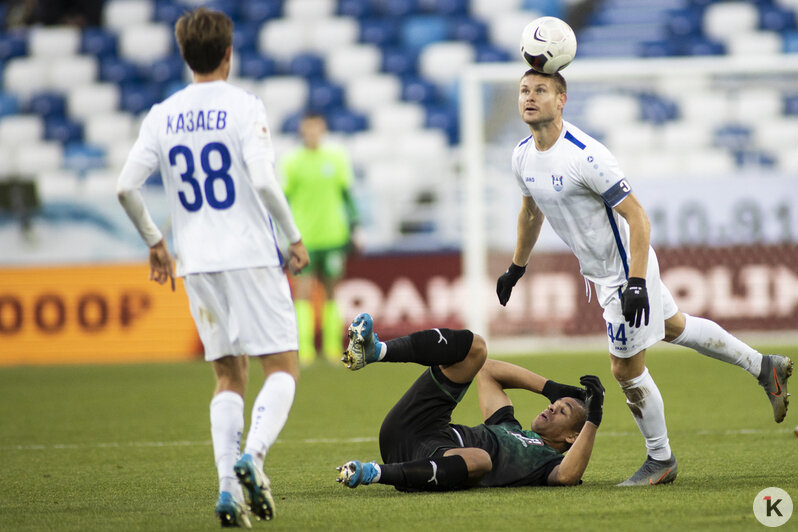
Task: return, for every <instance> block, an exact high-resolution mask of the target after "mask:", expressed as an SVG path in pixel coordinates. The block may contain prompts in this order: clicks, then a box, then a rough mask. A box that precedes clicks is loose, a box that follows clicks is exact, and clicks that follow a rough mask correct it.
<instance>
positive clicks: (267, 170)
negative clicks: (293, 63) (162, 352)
mask: <svg viewBox="0 0 798 532" xmlns="http://www.w3.org/2000/svg"><path fill="white" fill-rule="evenodd" d="M175 36H176V38H177V41H178V44H179V46H180V52H181V54H182V56H183V59H184V60H185V61H186V63H187V64H188V66H189V68H191V70H192V72H193V78H194V83H192V84H191V85H189V86H188V87H186V88H185V89H183V90H181V91H179V92H177V93H175V94H174V95H172V96H171V97H169V98H168V99H167V100H165V101H164V102H162V103H160V104H157V105H155V106H153V108H152V109H151V110H150V112H149V113H148V114H147V117H146V118H145V119H144V122H143V123H142V126H141V132H140V134H139V138H138V140H137V141H136V143H135V145H134V146H133V148H132V150H131V151H130V154H129V155H128V159H127V161H126V163H125V166H124V168H123V169H122V173H121V175H120V177H119V184H118V189H117V192H118V195H119V200H120V201H121V203H122V205H123V207H124V208H125V211H126V212H127V214H128V216H129V217H130V219H131V220H132V221H133V223H134V224H135V226H136V228H137V229H138V231H139V233H140V234H141V236H142V238H143V239H144V240H145V242H146V243H147V245H149V246H150V267H151V274H150V278H151V279H153V280H155V281H156V282H158V283H160V284H163V283H165V282H167V281H171V286H172V290H174V287H175V284H174V274H173V270H172V258H171V256H170V253H169V250H168V248H167V246H166V243H165V242H164V239H163V235H162V234H161V232H160V231H159V230H158V227H157V226H156V225H155V224H154V222H153V220H152V218H151V217H150V215H149V213H148V211H147V208H146V206H145V205H144V202H143V199H142V196H141V193H140V192H139V188H140V187H141V186H142V185H143V184H144V182H145V181H146V179H147V177H148V176H149V175H150V174H151V173H152V172H153V171H154V170H155V169H156V168H160V172H161V176H162V178H163V182H164V188H165V190H166V194H167V196H168V198H169V202H170V212H171V217H172V227H173V236H174V247H175V253H176V256H177V275H178V276H184V277H185V286H186V292H187V293H188V298H189V306H190V308H191V313H192V316H193V318H194V322H195V323H196V325H197V329H198V331H199V335H200V338H201V339H202V343H203V346H204V348H205V359H206V360H208V361H211V363H212V364H213V368H214V371H215V374H216V389H215V393H214V397H213V399H212V401H211V404H210V419H211V435H212V441H213V450H214V456H215V459H216V467H217V472H218V476H219V498H218V501H217V504H216V514H217V516H218V518H219V519H220V520H221V524H222V526H243V527H249V526H250V521H249V517H248V515H247V511H246V509H245V507H244V503H245V502H246V503H248V504H249V506H250V508H251V510H252V512H253V513H255V515H257V516H258V517H259V518H261V519H271V518H272V517H274V514H275V508H274V502H273V499H272V496H271V488H270V483H269V479H268V478H267V477H266V475H265V474H264V472H263V461H264V458H265V456H266V453H267V452H268V450H269V448H270V446H271V445H272V444H273V443H274V441H275V440H276V439H277V435H278V434H279V433H280V431H281V430H282V427H283V425H284V424H285V422H286V419H287V417H288V412H289V410H290V409H291V405H292V404H293V400H294V393H295V390H296V380H297V377H298V375H299V369H298V368H299V365H298V361H297V328H296V317H295V312H294V306H293V302H292V301H291V293H290V289H289V285H288V280H287V278H286V275H285V272H284V271H283V262H284V261H286V262H287V266H288V268H289V269H290V270H291V271H292V272H293V273H298V272H299V271H301V270H302V269H303V268H304V267H305V266H307V264H308V253H307V250H306V249H305V246H304V244H303V243H302V239H301V235H300V233H299V230H298V229H297V227H296V224H295V223H294V219H293V216H292V214H291V211H290V209H289V207H288V203H287V201H286V199H285V196H284V195H283V192H282V190H281V188H280V185H279V183H278V181H277V178H276V174H275V171H274V153H273V149H272V144H271V137H270V133H269V128H268V125H267V121H266V110H265V108H264V106H263V103H262V102H261V101H260V100H258V99H257V98H256V97H255V96H253V95H251V94H249V93H247V92H245V91H243V90H241V89H239V88H236V87H234V86H232V85H230V84H228V83H227V81H226V80H227V77H228V74H229V72H230V61H231V57H232V43H233V23H232V21H231V20H230V18H228V17H227V16H226V15H224V14H223V13H220V12H216V11H211V10H207V9H204V8H199V9H196V10H195V11H192V12H189V13H186V14H184V15H183V16H182V17H180V19H179V20H178V21H177V23H176V24H175ZM272 220H274V221H275V222H276V223H277V225H279V226H280V228H281V229H282V230H283V232H284V233H285V235H286V236H287V237H288V239H289V242H290V243H291V244H290V246H289V248H288V256H287V257H283V256H282V255H281V253H280V251H279V247H278V243H277V239H276V237H275V228H274V225H273V223H272ZM247 355H249V356H254V357H256V358H257V360H258V361H259V362H260V364H261V366H262V367H263V372H264V376H265V382H264V384H263V387H262V388H261V390H260V392H259V394H258V396H257V398H256V399H255V404H254V405H253V408H252V421H251V425H250V429H249V433H248V435H247V440H246V444H245V447H244V454H243V455H242V456H241V457H240V459H239V454H240V449H239V441H240V439H241V435H242V433H243V430H244V393H245V391H246V384H247V382H248V370H249V366H248V364H249V357H248V356H247Z"/></svg>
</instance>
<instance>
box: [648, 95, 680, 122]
mask: <svg viewBox="0 0 798 532" xmlns="http://www.w3.org/2000/svg"><path fill="white" fill-rule="evenodd" d="M640 109H641V120H643V121H644V122H653V123H654V124H663V123H665V122H669V121H671V120H675V119H677V118H678V117H679V108H678V106H677V105H676V103H675V102H672V101H670V100H667V99H665V98H663V97H661V96H659V95H656V94H648V93H644V94H641V95H640Z"/></svg>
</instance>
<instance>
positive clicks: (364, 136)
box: [349, 131, 396, 167]
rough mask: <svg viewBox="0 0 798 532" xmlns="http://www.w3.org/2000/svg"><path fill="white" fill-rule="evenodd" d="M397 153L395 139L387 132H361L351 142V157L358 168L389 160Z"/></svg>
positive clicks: (353, 136)
mask: <svg viewBox="0 0 798 532" xmlns="http://www.w3.org/2000/svg"><path fill="white" fill-rule="evenodd" d="M395 152H396V148H395V139H394V137H393V135H391V134H390V133H387V132H378V131H361V132H359V133H355V134H354V135H352V138H351V139H350V141H349V155H350V157H351V158H352V164H353V165H355V166H356V167H366V166H368V165H370V164H371V163H374V162H377V161H384V160H387V159H389V158H390V157H391V156H392V155H393V154H394V153H395Z"/></svg>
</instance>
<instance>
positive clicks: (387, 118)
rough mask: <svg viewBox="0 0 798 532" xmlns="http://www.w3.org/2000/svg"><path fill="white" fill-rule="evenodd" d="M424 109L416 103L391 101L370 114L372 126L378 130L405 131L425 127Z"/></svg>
mask: <svg viewBox="0 0 798 532" xmlns="http://www.w3.org/2000/svg"><path fill="white" fill-rule="evenodd" d="M425 117H426V113H425V112H424V109H423V108H422V107H421V106H420V105H418V104H415V103H406V102H399V103H391V104H387V105H381V106H379V107H376V108H375V109H373V110H372V111H371V113H370V116H369V123H370V125H371V128H372V129H374V130H376V131H385V132H395V133H403V132H406V131H413V130H418V129H420V128H422V127H424V118H425Z"/></svg>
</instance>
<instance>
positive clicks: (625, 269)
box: [604, 205, 629, 279]
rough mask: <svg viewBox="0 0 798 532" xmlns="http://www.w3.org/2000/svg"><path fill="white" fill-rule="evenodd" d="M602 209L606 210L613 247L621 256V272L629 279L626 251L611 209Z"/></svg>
mask: <svg viewBox="0 0 798 532" xmlns="http://www.w3.org/2000/svg"><path fill="white" fill-rule="evenodd" d="M604 208H605V209H606V210H607V218H608V219H609V221H610V227H612V234H613V236H615V245H617V246H618V254H619V255H620V256H621V262H622V263H623V272H624V274H625V275H626V278H627V279H628V278H629V261H628V260H627V259H626V249H624V247H623V242H622V241H621V232H620V231H619V230H618V224H616V223H615V216H613V215H612V208H611V207H610V206H609V205H604Z"/></svg>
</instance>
